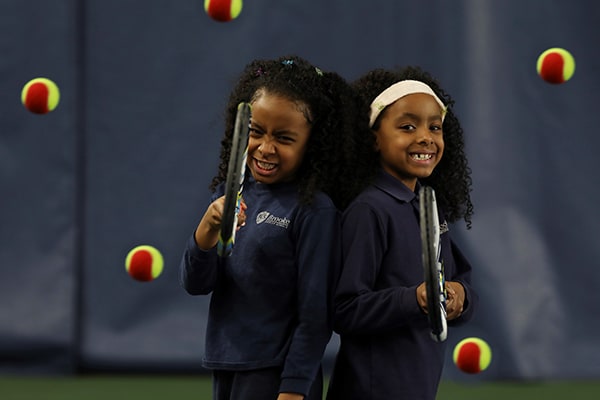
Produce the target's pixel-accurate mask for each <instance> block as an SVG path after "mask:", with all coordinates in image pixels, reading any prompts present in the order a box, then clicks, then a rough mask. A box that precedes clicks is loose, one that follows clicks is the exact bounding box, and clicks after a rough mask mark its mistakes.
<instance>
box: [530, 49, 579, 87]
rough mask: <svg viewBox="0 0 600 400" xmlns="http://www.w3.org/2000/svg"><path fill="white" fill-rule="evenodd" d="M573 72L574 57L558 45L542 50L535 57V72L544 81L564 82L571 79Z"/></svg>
mask: <svg viewBox="0 0 600 400" xmlns="http://www.w3.org/2000/svg"><path fill="white" fill-rule="evenodd" d="M574 72H575V59H574V58H573V56H572V55H571V53H569V52H568V51H567V50H565V49H562V48H560V47H553V48H551V49H548V50H546V51H544V52H543V53H542V54H540V56H539V57H538V59H537V73H538V75H539V76H540V77H541V78H542V79H543V80H545V81H546V82H549V83H554V84H559V83H564V82H566V81H568V80H569V79H571V77H572V76H573V73H574Z"/></svg>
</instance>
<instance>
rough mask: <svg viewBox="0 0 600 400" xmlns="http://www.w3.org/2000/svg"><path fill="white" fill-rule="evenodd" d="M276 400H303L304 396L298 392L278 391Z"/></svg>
mask: <svg viewBox="0 0 600 400" xmlns="http://www.w3.org/2000/svg"><path fill="white" fill-rule="evenodd" d="M277 400H304V396H303V395H301V394H298V393H279V396H277Z"/></svg>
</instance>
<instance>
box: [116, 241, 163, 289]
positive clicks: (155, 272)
mask: <svg viewBox="0 0 600 400" xmlns="http://www.w3.org/2000/svg"><path fill="white" fill-rule="evenodd" d="M163 264H164V262H163V256H162V254H161V253H160V251H158V250H157V249H156V248H155V247H152V246H148V245H141V246H137V247H134V248H133V249H131V251H129V253H128V254H127V258H126V259H125V269H126V270H127V273H128V274H129V275H130V276H131V277H132V278H133V279H135V280H136V281H140V282H148V281H151V280H154V279H156V278H158V276H159V275H160V274H161V272H162V270H163Z"/></svg>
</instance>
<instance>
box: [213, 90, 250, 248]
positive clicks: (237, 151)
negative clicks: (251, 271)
mask: <svg viewBox="0 0 600 400" xmlns="http://www.w3.org/2000/svg"><path fill="white" fill-rule="evenodd" d="M250 114H251V108H250V104H248V103H245V102H242V103H240V104H238V108H237V113H236V117H235V125H234V129H233V137H232V140H231V151H230V154H229V163H228V165H227V176H226V179H225V202H224V204H223V215H222V217H221V230H220V232H219V240H218V241H217V254H218V255H219V256H220V257H229V256H230V255H231V253H232V252H233V246H234V244H235V234H236V232H237V223H238V214H239V212H240V204H241V201H242V191H243V189H244V175H245V172H246V159H247V157H248V134H249V131H250Z"/></svg>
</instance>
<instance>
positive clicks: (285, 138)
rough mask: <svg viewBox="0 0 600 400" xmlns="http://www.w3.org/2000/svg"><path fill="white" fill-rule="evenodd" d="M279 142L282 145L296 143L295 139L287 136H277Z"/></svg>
mask: <svg viewBox="0 0 600 400" xmlns="http://www.w3.org/2000/svg"><path fill="white" fill-rule="evenodd" d="M277 140H278V141H280V142H281V143H293V142H295V139H294V138H293V137H291V136H286V135H277Z"/></svg>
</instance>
